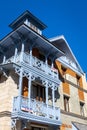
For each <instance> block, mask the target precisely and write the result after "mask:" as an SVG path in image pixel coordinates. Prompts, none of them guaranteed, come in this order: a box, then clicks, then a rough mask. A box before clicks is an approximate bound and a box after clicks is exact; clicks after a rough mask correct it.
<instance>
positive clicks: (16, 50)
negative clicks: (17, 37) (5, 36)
mask: <svg viewBox="0 0 87 130" xmlns="http://www.w3.org/2000/svg"><path fill="white" fill-rule="evenodd" d="M17 52H18V49H17V46H15V53H14V62H16V57H17Z"/></svg>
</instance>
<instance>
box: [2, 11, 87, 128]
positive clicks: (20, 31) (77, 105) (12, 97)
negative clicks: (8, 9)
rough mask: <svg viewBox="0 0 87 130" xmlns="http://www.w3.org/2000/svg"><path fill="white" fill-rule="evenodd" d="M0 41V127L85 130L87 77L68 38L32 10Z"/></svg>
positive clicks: (16, 21)
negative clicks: (48, 33)
mask: <svg viewBox="0 0 87 130" xmlns="http://www.w3.org/2000/svg"><path fill="white" fill-rule="evenodd" d="M10 27H11V28H12V32H11V33H10V34H8V35H7V36H6V37H5V38H3V39H2V40H1V41H0V130H86V129H87V126H86V125H87V84H86V77H85V74H84V72H83V70H82V69H81V67H80V65H79V63H78V62H77V60H76V58H75V56H74V54H73V52H72V50H71V49H70V47H69V45H68V43H67V41H66V40H65V38H64V36H59V37H54V38H51V39H49V40H48V39H47V38H45V37H44V36H43V34H42V31H43V30H44V29H45V28H46V25H45V24H44V23H42V22H41V21H40V20H39V19H38V18H36V17H35V16H34V15H32V14H31V13H30V12H29V11H25V12H24V13H23V14H22V15H21V16H19V17H18V18H17V19H16V20H15V21H13V22H12V23H11V24H10Z"/></svg>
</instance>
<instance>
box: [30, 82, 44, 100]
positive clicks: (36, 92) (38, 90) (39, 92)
mask: <svg viewBox="0 0 87 130" xmlns="http://www.w3.org/2000/svg"><path fill="white" fill-rule="evenodd" d="M31 98H33V99H36V100H39V101H45V87H43V86H40V85H38V84H32V87H31Z"/></svg>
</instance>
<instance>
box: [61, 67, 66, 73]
mask: <svg viewBox="0 0 87 130" xmlns="http://www.w3.org/2000/svg"><path fill="white" fill-rule="evenodd" d="M61 70H62V74H63V75H64V74H65V72H66V70H67V68H65V67H64V66H61Z"/></svg>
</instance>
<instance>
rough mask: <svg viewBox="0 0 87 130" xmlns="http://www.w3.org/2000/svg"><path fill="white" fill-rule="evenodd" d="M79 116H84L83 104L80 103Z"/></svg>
mask: <svg viewBox="0 0 87 130" xmlns="http://www.w3.org/2000/svg"><path fill="white" fill-rule="evenodd" d="M80 114H81V116H84V103H83V102H80Z"/></svg>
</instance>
